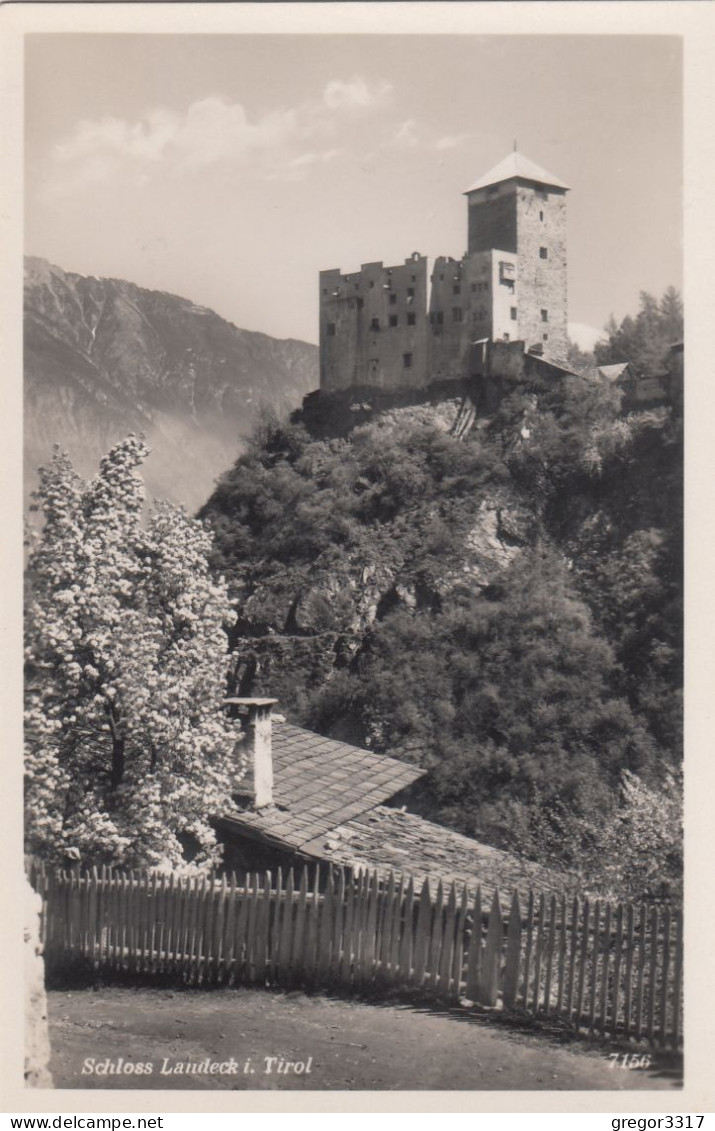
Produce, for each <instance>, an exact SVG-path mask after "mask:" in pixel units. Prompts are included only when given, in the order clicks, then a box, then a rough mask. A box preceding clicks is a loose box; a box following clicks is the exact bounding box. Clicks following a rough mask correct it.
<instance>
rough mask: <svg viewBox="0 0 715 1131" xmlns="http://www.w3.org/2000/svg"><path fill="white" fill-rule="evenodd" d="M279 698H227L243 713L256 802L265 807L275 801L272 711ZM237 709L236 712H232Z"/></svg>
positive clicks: (257, 807)
mask: <svg viewBox="0 0 715 1131" xmlns="http://www.w3.org/2000/svg"><path fill="white" fill-rule="evenodd" d="M277 702H278V700H277V699H224V703H225V704H226V706H227V707H231V708H234V709H235V710H237V713H238V714H239V715H240V716H241V718H242V720H243V723H244V730H245V732H246V736H247V738H248V751H247V753H248V759H249V765H250V767H251V769H252V771H253V804H254V806H255V808H256V809H265V808H266V806H267V805H272V804H273V754H272V750H271V729H272V727H271V711H272V709H273V707H274V706H275V704H276V703H277ZM232 713H233V712H232Z"/></svg>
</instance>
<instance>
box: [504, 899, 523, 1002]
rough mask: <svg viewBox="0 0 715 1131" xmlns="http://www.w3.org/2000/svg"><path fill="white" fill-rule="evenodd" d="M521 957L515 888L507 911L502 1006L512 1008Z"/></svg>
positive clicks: (517, 984)
mask: <svg viewBox="0 0 715 1131" xmlns="http://www.w3.org/2000/svg"><path fill="white" fill-rule="evenodd" d="M520 959H521V908H520V907H519V893H518V892H517V891H516V890H515V891H514V895H513V896H512V901H511V910H510V911H509V924H508V926H507V934H506V967H505V970H504V1006H505V1008H507V1009H513V1008H514V1006H515V1005H516V997H517V993H518V992H519V962H520Z"/></svg>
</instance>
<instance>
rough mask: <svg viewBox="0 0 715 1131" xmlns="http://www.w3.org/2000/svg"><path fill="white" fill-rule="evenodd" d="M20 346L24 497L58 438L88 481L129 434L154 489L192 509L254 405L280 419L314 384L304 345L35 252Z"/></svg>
mask: <svg viewBox="0 0 715 1131" xmlns="http://www.w3.org/2000/svg"><path fill="white" fill-rule="evenodd" d="M24 341H25V360H24V372H25V480H26V491H29V490H31V489H32V487H33V485H34V483H35V482H36V472H37V468H38V466H40V465H41V464H43V463H46V462H47V460H48V459H49V456H50V454H51V451H52V445H53V444H54V443H59V444H60V446H61V447H62V448H65V449H66V450H67V451H68V453H69V455H70V457H71V458H72V459H73V462H74V463H75V465H76V466H77V469H78V470H79V471H80V473H81V474H85V475H86V474H90V473H91V471H92V470H93V468H94V467H96V464H97V461H98V459H99V458H101V456H102V455H103V454H104V452H105V451H106V450H107V448H108V447H109V446H110V445H111V444H112V443H114V442H116V440H118V439H120V438H121V437H122V436H123V435H125V434H126V433H127V432H130V431H135V432H143V433H144V434H145V435H146V436H147V439H148V441H149V443H150V445H151V447H152V449H153V455H152V457H151V459H150V461H149V463H148V464H147V468H146V481H147V487H148V490H149V493H150V494H154V495H161V496H163V497H166V498H170V499H172V501H175V502H182V503H185V504H186V505H187V506H188V507H189V508H190V509H195V508H196V507H198V506H199V505H200V504H201V503H202V502H203V501H204V500H205V499H206V497H207V496H208V495H209V493H210V491H211V489H212V486H213V482H214V480H215V478H216V477H217V476H218V475H219V474H220V473H221V472H222V471H224V470H225V468H226V467H227V466H230V465H231V463H232V462H233V460H235V458H236V456H237V455H238V454H239V453H240V452H241V450H242V447H243V441H244V440H245V439H246V438H247V437H248V435H249V434H250V433H251V431H252V428H253V426H254V424H255V421H256V418H257V415H258V414H259V412H260V409H261V406H263V405H265V406H268V407H270V408H272V409H274V410H275V411H277V412H279V413H285V412H287V411H290V410H291V409H292V408H295V407H296V406H297V405H298V404H300V402H301V400H302V398H303V396H304V395H305V394H306V393H308V392H309V391H310V390H311V389H312V388H315V387H316V386H317V384H318V350H317V347H316V346H314V345H311V344H310V343H307V342H301V341H299V340H297V339H293V338H286V339H276V338H271V337H270V336H269V335H267V334H264V333H262V332H260V331H253V330H245V329H242V328H240V327H237V326H235V325H234V324H233V323H231V322H228V321H227V320H226V319H223V318H221V317H220V316H219V315H217V314H216V313H215V312H214V311H212V310H210V309H209V308H208V307H204V306H200V305H199V304H197V303H194V302H193V301H192V300H191V299H187V298H184V297H182V296H179V295H174V294H171V293H169V292H165V291H152V290H148V289H146V288H143V287H139V286H137V285H136V284H134V283H132V282H130V281H128V280H123V279H110V278H100V277H98V276H85V275H79V274H77V273H75V272H69V271H65V270H64V269H63V268H61V267H58V266H56V265H55V264H52V263H50V262H49V261H48V260H45V259H42V258H40V257H37V256H28V257H27V258H26V260H25V336H24Z"/></svg>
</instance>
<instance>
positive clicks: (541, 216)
mask: <svg viewBox="0 0 715 1131" xmlns="http://www.w3.org/2000/svg"><path fill="white" fill-rule="evenodd" d="M543 218H544V213H543V212H540V213H539V219H540V220H543Z"/></svg>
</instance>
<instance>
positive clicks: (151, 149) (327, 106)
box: [43, 77, 392, 197]
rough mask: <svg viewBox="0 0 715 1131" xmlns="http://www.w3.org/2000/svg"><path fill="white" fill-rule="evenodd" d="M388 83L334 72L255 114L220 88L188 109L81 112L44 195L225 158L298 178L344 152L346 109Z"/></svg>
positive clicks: (374, 97)
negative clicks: (309, 94) (338, 139)
mask: <svg viewBox="0 0 715 1131" xmlns="http://www.w3.org/2000/svg"><path fill="white" fill-rule="evenodd" d="M391 89H392V88H391V87H390V85H389V83H386V82H382V83H377V84H370V83H368V82H367V81H366V80H365V79H362V78H359V77H358V78H353V79H351V80H350V81H349V82H343V81H342V80H339V79H333V80H331V81H330V82H328V83H327V84H326V86H325V87H324V89H323V90H322V92H321V93H320V95H319V96H316V97H314V98H311V99H307V100H305V101H304V102H302V103H299V104H298V105H296V106H294V107H287V108H281V109H277V110H272V111H270V112H268V113H265V114H263V115H262V116H259V117H256V118H255V119H251V118H250V117H249V115H248V113H247V111H246V108H245V107H244V106H243V105H242V104H241V103H240V102H231V101H229V100H228V99H226V98H224V97H221V96H220V95H211V96H209V97H207V98H203V99H200V100H198V101H196V102H192V103H191V105H189V106H188V107H187V108H186V110H185V111H184V112H183V113H177V112H176V111H174V110H168V109H165V108H163V107H159V108H157V109H154V110H152V111H151V112H149V113H148V114H146V115H145V116H144V117H143V118H142V119H141V120H139V121H133V122H132V121H127V120H125V119H122V118H116V117H105V118H101V119H94V120H93V119H84V120H82V121H79V122H78V123H77V124H76V125H75V127H74V130H73V131H72V133H71V134H70V135H69V136H68V137H67V138H65V139H63V140H62V141H61V142H60V143H59V144H58V145H56V146H55V148H54V150H53V151H52V155H51V161H50V166H51V167H50V169H49V172H48V178H47V181H46V183H45V191H44V194H43V195H45V196H47V197H56V196H63V195H67V194H69V193H75V192H77V191H78V190H79V189H81V188H82V187H83V186H85V185H90V184H96V183H98V182H100V181H107V180H110V179H116V178H121V177H124V179H125V180H128V181H129V182H130V183H134V184H142V183H146V180H147V177H148V176H151V175H152V173H155V172H156V171H158V170H160V169H161V170H166V171H168V172H170V173H175V174H176V173H179V174H181V173H186V172H190V171H192V170H196V169H202V168H206V167H208V166H212V165H216V164H219V163H221V162H230V163H233V164H234V165H238V166H245V167H249V166H250V169H251V171H252V172H253V173H254V174H255V175H257V176H259V177H264V178H266V179H270V180H276V179H280V178H281V177H284V178H285V179H287V180H296V179H300V178H301V177H303V176H307V174H308V172H309V170H310V169H311V168H313V167H314V166H316V165H320V164H323V163H325V162H326V161H330V160H332V159H333V158H334V157H335V156H337V154H338V152H340V151H339V150H338V149H337V148H336V147H335V145H334V144H332V145H331V144H330V140H331V139H332V138H333V137H334V136H335V135H336V134H337V133H338V132H339V128H340V125H341V122H342V120H343V118H344V116H345V115H346V114H347V115H355V114H363V113H369V112H371V111H373V110H374V109H375V108H376V107H378V106H380V105H382V104H383V103H384V102H385V100H386V99H387V98H389V95H390V91H391ZM321 141H322V143H323V146H327V147H325V148H321V144H320V143H321ZM316 142H317V143H318V144H317V145H316V144H315V143H316ZM311 143H312V144H311Z"/></svg>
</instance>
